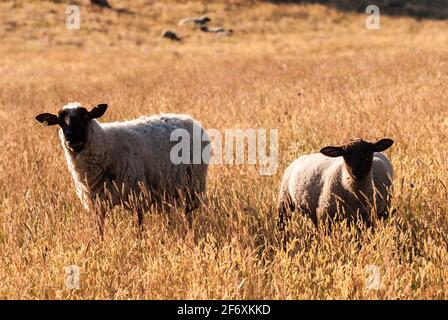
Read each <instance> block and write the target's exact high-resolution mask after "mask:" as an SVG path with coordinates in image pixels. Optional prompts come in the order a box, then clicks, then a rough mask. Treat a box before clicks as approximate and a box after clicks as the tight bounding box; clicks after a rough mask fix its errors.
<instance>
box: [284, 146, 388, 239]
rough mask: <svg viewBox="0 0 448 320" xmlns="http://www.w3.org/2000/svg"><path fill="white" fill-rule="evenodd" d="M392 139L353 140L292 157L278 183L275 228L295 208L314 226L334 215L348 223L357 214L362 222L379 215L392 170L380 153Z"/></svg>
mask: <svg viewBox="0 0 448 320" xmlns="http://www.w3.org/2000/svg"><path fill="white" fill-rule="evenodd" d="M393 143H394V141H393V140H391V139H381V140H379V141H377V142H375V143H370V142H367V141H365V140H362V139H357V140H353V141H351V142H350V143H348V144H346V145H343V146H340V147H331V146H329V147H325V148H323V149H321V150H320V153H314V154H309V155H304V156H301V157H299V158H298V159H296V160H295V161H294V162H293V163H292V164H291V165H290V166H289V167H288V168H287V169H286V170H285V172H284V175H283V178H282V182H281V186H280V193H279V198H278V214H279V221H278V222H279V227H280V230H281V231H284V228H285V219H286V218H288V215H289V214H290V213H291V212H293V211H295V210H298V211H300V212H302V213H304V214H305V215H307V216H308V217H310V218H311V220H312V221H313V223H314V225H315V226H316V227H318V226H319V224H323V223H326V222H331V221H333V220H335V217H338V218H340V219H347V220H348V222H349V223H351V222H356V221H357V220H358V218H360V219H361V220H362V221H363V222H364V223H365V224H366V225H367V226H371V225H372V223H373V221H374V219H375V218H377V217H385V216H386V214H387V211H388V207H389V203H390V192H391V188H392V179H393V169H392V165H391V163H390V161H389V159H388V158H387V157H386V155H384V154H383V153H380V152H382V151H384V150H386V149H388V148H389V147H390V146H391V145H392V144H393ZM337 214H339V216H337Z"/></svg>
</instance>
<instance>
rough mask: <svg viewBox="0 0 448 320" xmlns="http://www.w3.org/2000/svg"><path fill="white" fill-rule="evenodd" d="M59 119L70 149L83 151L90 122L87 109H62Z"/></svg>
mask: <svg viewBox="0 0 448 320" xmlns="http://www.w3.org/2000/svg"><path fill="white" fill-rule="evenodd" d="M58 118H59V126H60V127H61V129H62V132H63V134H64V137H65V140H66V141H67V145H68V147H69V148H70V149H72V150H73V151H75V152H80V151H82V149H84V145H85V143H86V141H87V126H88V124H89V121H90V119H89V112H88V111H87V109H85V108H83V107H78V108H76V109H62V110H61V111H59V113H58Z"/></svg>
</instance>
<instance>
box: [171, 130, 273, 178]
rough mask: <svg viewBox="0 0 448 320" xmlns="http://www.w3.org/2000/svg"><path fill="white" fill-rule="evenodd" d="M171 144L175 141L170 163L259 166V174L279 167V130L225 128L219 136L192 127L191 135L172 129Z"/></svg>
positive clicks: (269, 172)
mask: <svg viewBox="0 0 448 320" xmlns="http://www.w3.org/2000/svg"><path fill="white" fill-rule="evenodd" d="M191 135H193V137H191ZM268 136H269V143H268ZM170 141H172V142H177V143H176V144H175V145H174V146H173V147H172V149H171V151H170V160H171V162H172V163H173V164H200V163H206V164H227V165H241V164H251V165H256V164H258V165H259V174H260V175H273V174H275V172H276V171H277V168H278V129H269V130H266V129H245V130H243V129H225V130H224V134H222V133H221V131H219V130H216V129H208V130H206V131H204V132H202V131H201V129H200V127H199V126H193V132H192V133H190V132H189V131H188V130H186V129H176V130H173V131H172V133H171V136H170ZM246 145H247V148H246ZM268 149H269V150H268Z"/></svg>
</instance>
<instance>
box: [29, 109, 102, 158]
mask: <svg viewBox="0 0 448 320" xmlns="http://www.w3.org/2000/svg"><path fill="white" fill-rule="evenodd" d="M106 110H107V104H105V103H103V104H99V105H97V106H96V107H94V108H93V109H92V110H90V111H87V109H86V108H83V107H75V108H64V109H62V110H60V111H59V113H58V115H54V114H51V113H42V114H39V115H38V116H36V120H37V121H39V122H41V123H43V124H44V125H47V126H54V125H59V126H60V127H61V129H62V133H63V134H64V138H65V141H66V142H67V146H68V147H69V148H70V149H71V150H72V151H74V152H81V151H82V150H83V149H84V146H85V144H86V141H87V128H88V126H89V123H90V121H91V120H92V119H96V118H99V117H101V116H102V115H103V114H104V113H105V112H106Z"/></svg>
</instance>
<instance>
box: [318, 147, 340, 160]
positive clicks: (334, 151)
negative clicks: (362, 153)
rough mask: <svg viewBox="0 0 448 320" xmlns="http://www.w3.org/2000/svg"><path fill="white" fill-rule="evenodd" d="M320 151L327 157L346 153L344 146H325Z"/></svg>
mask: <svg viewBox="0 0 448 320" xmlns="http://www.w3.org/2000/svg"><path fill="white" fill-rule="evenodd" d="M320 153H322V154H323V155H326V156H327V157H332V158H336V157H340V156H342V155H343V154H344V149H342V147H325V148H323V149H321V150H320Z"/></svg>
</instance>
